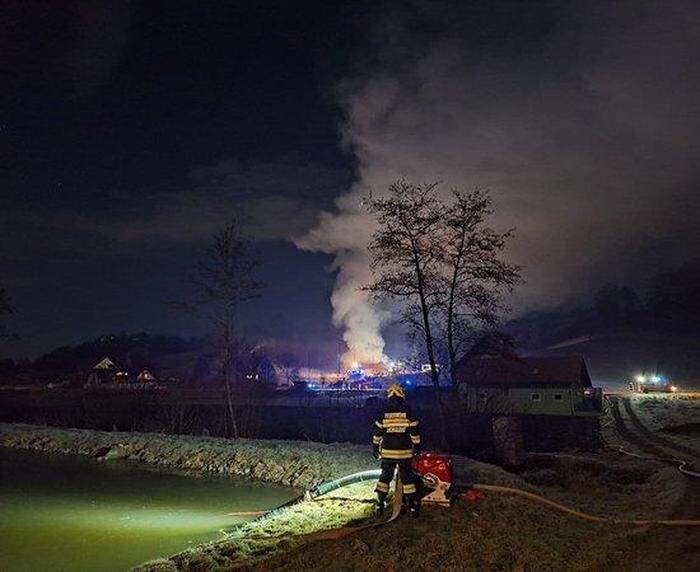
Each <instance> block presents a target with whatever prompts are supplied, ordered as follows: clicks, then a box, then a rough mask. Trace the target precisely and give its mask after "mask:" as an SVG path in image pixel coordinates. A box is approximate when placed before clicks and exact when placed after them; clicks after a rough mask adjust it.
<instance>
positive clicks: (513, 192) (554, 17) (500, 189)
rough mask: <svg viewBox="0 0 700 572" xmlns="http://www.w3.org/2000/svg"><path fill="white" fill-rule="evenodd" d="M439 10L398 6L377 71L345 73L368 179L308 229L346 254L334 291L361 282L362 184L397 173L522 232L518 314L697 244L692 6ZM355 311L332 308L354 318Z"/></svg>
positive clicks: (699, 82)
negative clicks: (486, 205)
mask: <svg viewBox="0 0 700 572" xmlns="http://www.w3.org/2000/svg"><path fill="white" fill-rule="evenodd" d="M427 7H429V8H427ZM441 7H444V6H441V5H436V4H434V3H429V4H423V5H420V6H419V7H418V9H417V10H413V11H409V14H408V15H403V14H398V16H397V15H396V14H394V16H396V18H395V19H394V20H393V25H392V26H391V27H390V28H389V29H388V32H389V33H388V34H387V51H386V52H384V55H383V57H377V58H376V62H377V63H376V66H375V67H374V70H373V71H370V72H369V73H361V74H359V75H357V76H355V77H352V78H350V79H349V80H348V81H347V83H346V85H345V86H344V90H343V92H342V100H343V102H344V105H345V109H346V113H347V122H346V124H345V126H344V129H343V135H344V140H345V142H346V144H347V146H348V148H350V149H352V150H353V152H354V153H355V155H356V157H357V161H358V164H359V179H358V181H357V183H356V184H355V185H354V187H353V188H352V190H351V191H350V192H349V193H348V194H345V195H343V196H341V197H340V198H339V199H338V200H337V203H336V209H334V210H333V211H331V212H330V213H327V214H324V215H323V216H322V217H321V218H320V220H319V223H318V225H317V227H316V228H315V229H313V230H312V231H311V233H309V235H307V236H306V237H305V238H304V239H303V240H302V241H300V244H301V246H303V247H304V248H308V249H311V250H317V251H323V252H328V253H334V254H336V255H337V256H338V264H339V265H340V267H341V273H340V275H339V281H338V287H337V290H336V295H337V296H339V297H340V298H341V299H345V297H344V296H343V295H342V293H343V292H347V293H350V292H356V288H357V287H359V286H360V285H361V284H362V283H363V281H365V280H366V270H364V269H365V268H366V264H365V263H366V259H365V253H364V245H365V243H366V239H367V237H368V234H369V233H370V232H371V228H372V226H371V224H370V221H369V220H368V219H367V218H366V217H365V216H363V215H362V213H361V207H360V201H359V197H360V196H361V195H362V194H363V193H365V192H366V191H367V189H369V188H371V189H372V190H373V192H375V193H381V192H383V191H384V189H386V188H387V186H388V184H389V183H390V182H391V181H392V180H394V179H396V178H398V177H405V178H408V179H409V180H414V181H419V182H421V181H434V180H439V181H442V182H443V188H444V189H445V191H448V190H449V189H450V188H451V187H462V188H470V187H472V186H475V185H479V186H485V187H488V188H490V189H491V190H492V192H493V196H494V199H495V202H496V208H497V216H496V218H495V223H496V224H497V225H498V226H499V227H500V228H503V229H505V228H509V227H516V228H517V234H516V238H515V240H514V241H513V244H512V247H511V249H510V252H509V256H510V257H511V258H512V260H514V261H516V262H518V263H520V264H522V265H524V266H525V277H526V279H527V285H526V286H525V287H523V288H522V289H521V290H520V291H519V297H518V300H516V305H517V307H519V308H520V309H525V308H533V307H552V306H556V305H559V304H562V303H565V302H567V301H569V300H571V299H573V298H576V297H580V296H585V295H587V294H588V293H590V292H591V289H593V288H594V287H596V286H599V285H600V284H602V283H605V282H609V281H621V282H625V281H632V280H638V279H643V278H644V277H645V276H648V275H649V272H650V271H652V270H655V269H656V268H657V267H658V266H660V265H670V264H673V263H674V262H682V261H683V260H685V259H687V258H689V257H692V256H693V255H697V253H698V244H699V243H698V242H697V241H695V240H694V239H693V236H694V234H695V230H694V229H695V226H696V224H697V223H696V218H697V215H698V211H699V209H698V206H699V204H698V199H697V186H698V182H699V181H700V165H699V164H698V162H697V160H696V157H697V156H698V150H699V143H700V99H699V98H697V96H696V94H697V93H698V92H699V89H700V74H699V73H698V72H699V71H700V70H699V69H698V68H699V66H700V62H699V60H698V59H697V57H696V55H697V54H698V53H700V26H698V23H699V21H698V18H699V15H700V8H698V5H697V3H691V2H675V3H659V2H627V3H624V2H623V3H611V4H602V3H593V2H586V3H581V4H572V5H571V6H570V8H569V9H566V10H563V9H559V8H558V7H557V6H556V5H555V4H552V5H551V6H547V5H546V4H544V5H538V7H537V8H532V7H531V5H530V4H526V3H522V5H521V4H518V3H516V4H513V3H494V4H493V5H492V6H491V8H489V9H484V10H482V11H483V12H485V13H478V12H479V10H481V8H479V9H473V10H471V11H470V10H465V11H459V10H455V12H454V13H453V12H451V11H450V10H451V8H453V7H454V6H453V5H450V4H447V5H446V9H445V10H442V11H441V9H440V8H441ZM426 10H427V12H426ZM529 12H534V15H535V18H534V19H535V20H536V21H537V22H538V23H539V25H538V26H534V27H532V28H527V22H531V21H532V20H533V17H532V14H531V13H529ZM519 15H521V16H523V20H522V21H521V22H520V23H518V22H517V17H518V16H519ZM421 18H423V21H424V22H426V24H427V26H426V27H425V28H417V27H416V26H415V22H416V19H418V20H420V19H421ZM475 20H476V23H475ZM426 29H427V30H428V32H426V31H425V30H426ZM380 49H381V46H380ZM346 306H347V305H346V304H343V303H336V304H335V306H334V307H335V309H336V317H337V319H338V320H339V321H341V322H342V323H343V324H344V325H345V326H346V327H347V328H349V329H350V330H352V328H353V319H352V313H350V314H348V313H347V312H346V311H345V307H346ZM352 306H353V307H354V308H356V309H357V311H358V312H359V313H360V316H359V317H362V315H364V314H366V311H367V308H366V307H365V306H364V305H363V304H361V303H357V301H353V304H352ZM356 317H357V316H356ZM360 322H361V323H362V324H363V325H365V326H366V324H367V323H368V320H366V319H363V320H360ZM375 323H376V321H375ZM373 327H374V326H373ZM375 333H376V332H374V331H372V332H366V331H359V332H358V336H357V337H358V338H361V339H367V338H372V339H373V337H374V334H375Z"/></svg>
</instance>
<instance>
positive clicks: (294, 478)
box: [0, 423, 374, 488]
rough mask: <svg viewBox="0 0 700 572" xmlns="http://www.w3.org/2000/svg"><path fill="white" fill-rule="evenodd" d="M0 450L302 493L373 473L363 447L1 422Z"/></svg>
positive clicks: (368, 457)
mask: <svg viewBox="0 0 700 572" xmlns="http://www.w3.org/2000/svg"><path fill="white" fill-rule="evenodd" d="M0 447H13V448H18V449H27V450H32V451H37V452H42V453H64V454H71V455H85V456H89V457H94V458H98V459H129V460H135V461H141V462H144V463H149V464H151V465H158V466H161V467H164V468H170V469H176V470H183V471H187V472H190V473H195V474H197V473H199V474H204V473H216V474H224V475H235V476H240V477H248V478H251V479H256V480H259V481H264V482H269V483H275V484H281V485H286V486H291V487H297V488H307V487H311V486H314V485H316V484H319V483H321V482H323V481H325V480H328V479H333V478H337V477H339V476H342V475H347V474H349V473H353V472H357V471H361V470H366V469H368V468H373V465H374V463H373V462H372V458H371V456H370V455H369V448H368V447H361V446H358V445H348V444H330V445H324V444H321V443H311V442H303V441H264V440H256V439H235V440H232V439H221V438H215V437H194V436H185V435H163V434H159V433H123V432H106V431H94V430H89V429H60V428H56V427H41V426H36V425H23V424H7V423H0Z"/></svg>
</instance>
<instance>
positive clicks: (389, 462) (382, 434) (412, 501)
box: [372, 383, 420, 517]
mask: <svg viewBox="0 0 700 572" xmlns="http://www.w3.org/2000/svg"><path fill="white" fill-rule="evenodd" d="M387 397H388V398H389V399H388V402H387V404H386V407H385V408H384V411H383V412H382V413H381V414H380V415H379V417H378V418H377V420H376V421H375V422H374V435H373V437H372V452H373V454H374V458H375V459H381V462H382V465H381V467H382V473H381V475H380V477H379V481H378V482H377V487H376V489H375V491H376V493H377V515H378V516H381V515H382V513H383V512H384V505H385V502H386V497H387V494H388V493H389V484H390V483H391V480H392V478H393V477H394V471H395V470H396V467H397V466H398V468H399V475H400V477H401V482H402V483H403V493H404V495H405V496H406V500H407V504H408V511H409V514H410V515H411V516H413V517H417V516H418V512H419V510H420V499H419V497H418V494H417V492H418V491H417V490H416V486H417V484H418V483H417V479H416V477H415V475H414V474H413V470H412V469H411V460H412V459H413V455H415V454H417V453H418V450H419V448H420V430H419V429H418V420H417V419H416V418H415V417H414V416H413V415H412V414H411V411H410V410H409V408H408V407H407V405H406V394H405V392H404V390H403V388H402V387H401V386H400V385H398V384H397V383H394V384H393V385H392V386H391V387H389V390H388V391H387Z"/></svg>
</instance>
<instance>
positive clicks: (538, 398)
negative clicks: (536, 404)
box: [530, 393, 542, 401]
mask: <svg viewBox="0 0 700 572" xmlns="http://www.w3.org/2000/svg"><path fill="white" fill-rule="evenodd" d="M530 401H542V396H541V395H540V394H539V393H531V394H530Z"/></svg>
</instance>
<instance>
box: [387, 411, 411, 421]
mask: <svg viewBox="0 0 700 572" xmlns="http://www.w3.org/2000/svg"><path fill="white" fill-rule="evenodd" d="M397 417H404V418H405V417H406V412H405V411H393V412H391V413H385V414H384V419H396V418H397Z"/></svg>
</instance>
